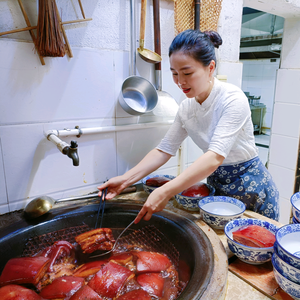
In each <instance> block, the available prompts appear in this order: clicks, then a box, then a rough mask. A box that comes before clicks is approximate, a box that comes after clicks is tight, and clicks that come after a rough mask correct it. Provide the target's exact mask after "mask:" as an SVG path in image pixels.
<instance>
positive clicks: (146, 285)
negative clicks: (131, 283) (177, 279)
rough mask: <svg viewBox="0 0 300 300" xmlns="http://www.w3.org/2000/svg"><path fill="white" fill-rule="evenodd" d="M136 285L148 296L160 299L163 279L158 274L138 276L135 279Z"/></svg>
mask: <svg viewBox="0 0 300 300" xmlns="http://www.w3.org/2000/svg"><path fill="white" fill-rule="evenodd" d="M136 280H137V282H138V284H140V285H141V287H142V289H143V290H145V291H146V292H148V293H149V294H150V295H155V296H157V297H162V295H163V289H164V283H165V279H164V278H163V277H162V276H161V274H160V273H145V274H140V275H138V276H137V278H136Z"/></svg>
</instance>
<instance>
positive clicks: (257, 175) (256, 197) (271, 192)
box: [207, 157, 279, 221]
mask: <svg viewBox="0 0 300 300" xmlns="http://www.w3.org/2000/svg"><path fill="white" fill-rule="evenodd" d="M207 183H208V184H210V185H212V186H213V187H214V188H215V189H216V193H215V195H217V196H228V197H234V198H236V199H239V200H241V201H243V202H244V203H245V205H246V209H249V210H252V211H254V212H257V213H259V214H261V215H264V216H266V217H268V218H271V219H274V220H276V221H278V218H279V193H278V190H277V188H276V185H275V183H274V182H273V179H272V177H271V175H270V173H269V171H268V170H267V168H266V167H265V166H264V164H263V163H262V161H261V160H260V158H259V157H255V158H253V159H251V160H249V161H247V162H244V163H240V164H236V165H229V166H220V167H219V168H218V169H217V170H216V171H215V172H214V173H212V174H211V175H210V176H209V177H208V178H207Z"/></svg>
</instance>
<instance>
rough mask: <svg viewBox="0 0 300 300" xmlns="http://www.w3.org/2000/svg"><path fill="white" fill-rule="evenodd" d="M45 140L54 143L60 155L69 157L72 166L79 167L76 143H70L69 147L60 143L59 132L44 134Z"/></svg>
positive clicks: (62, 142) (53, 131)
mask: <svg viewBox="0 0 300 300" xmlns="http://www.w3.org/2000/svg"><path fill="white" fill-rule="evenodd" d="M45 136H46V138H47V139H48V140H49V141H50V142H52V143H54V144H55V145H56V146H57V148H58V150H59V151H60V152H61V153H62V154H65V155H67V156H68V157H70V158H71V159H72V161H73V166H79V156H78V152H77V147H78V144H77V142H76V141H71V145H69V144H68V143H66V142H64V141H62V140H61V139H60V138H59V137H58V136H59V132H58V131H57V130H49V131H47V132H45Z"/></svg>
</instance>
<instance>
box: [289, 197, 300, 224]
mask: <svg viewBox="0 0 300 300" xmlns="http://www.w3.org/2000/svg"><path fill="white" fill-rule="evenodd" d="M291 204H292V212H293V223H294V224H300V192H298V193H295V194H294V195H293V196H292V197H291Z"/></svg>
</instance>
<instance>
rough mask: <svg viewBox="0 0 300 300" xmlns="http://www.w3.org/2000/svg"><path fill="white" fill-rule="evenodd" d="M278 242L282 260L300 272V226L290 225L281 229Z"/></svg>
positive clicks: (277, 233)
mask: <svg viewBox="0 0 300 300" xmlns="http://www.w3.org/2000/svg"><path fill="white" fill-rule="evenodd" d="M276 242H277V252H278V255H279V256H280V258H282V259H283V260H284V261H285V262H287V263H288V264H290V265H291V266H293V267H295V268H297V269H299V270H300V224H288V225H284V226H282V227H281V228H279V229H278V231H277V232H276Z"/></svg>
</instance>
